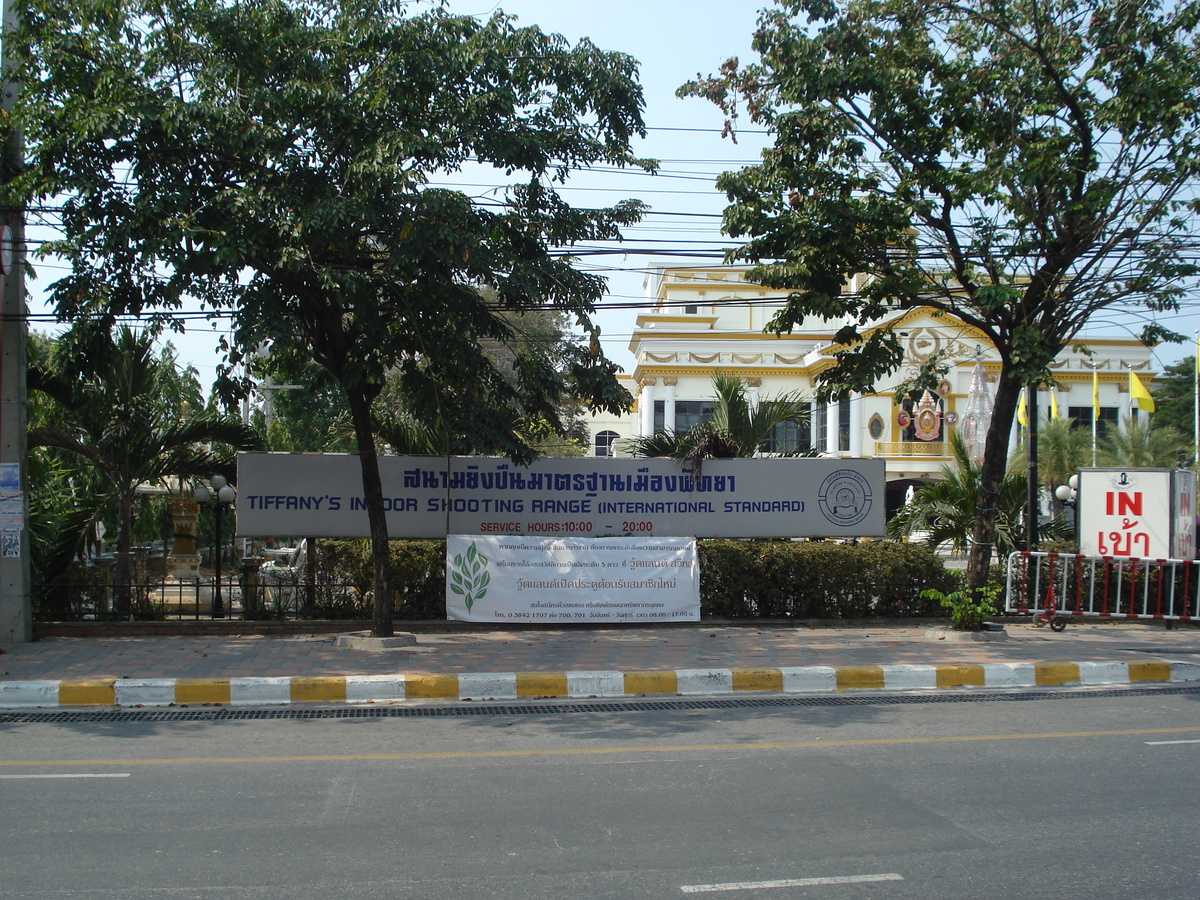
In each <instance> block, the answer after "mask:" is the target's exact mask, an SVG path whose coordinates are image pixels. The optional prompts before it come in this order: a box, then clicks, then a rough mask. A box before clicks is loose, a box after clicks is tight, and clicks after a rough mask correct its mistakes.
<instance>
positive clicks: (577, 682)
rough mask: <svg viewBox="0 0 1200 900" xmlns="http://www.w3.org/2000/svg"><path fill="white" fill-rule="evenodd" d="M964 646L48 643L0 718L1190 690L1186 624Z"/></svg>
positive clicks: (558, 633) (862, 629)
mask: <svg viewBox="0 0 1200 900" xmlns="http://www.w3.org/2000/svg"><path fill="white" fill-rule="evenodd" d="M968 637H969V636H967V635H963V634H960V633H957V632H953V631H950V630H948V629H945V628H934V627H931V626H930V625H929V624H927V623H921V624H914V623H904V622H893V623H881V624H872V625H867V626H827V625H821V626H810V625H799V626H797V625H769V626H768V625H763V626H748V625H737V626H729V625H706V624H704V623H700V624H697V625H688V626H651V627H642V626H613V627H577V628H563V629H541V628H539V629H525V630H522V629H511V630H490V629H489V630H483V629H480V630H466V631H464V630H454V631H450V630H446V631H436V630H433V631H424V630H423V631H420V632H418V635H417V643H416V645H414V646H411V647H407V648H400V649H392V650H384V651H367V650H351V649H343V648H340V647H338V646H337V636H336V635H333V634H317V635H289V636H262V635H250V634H242V635H236V634H235V635H228V636H211V635H210V636H201V637H119V638H49V639H45V640H42V641H38V642H35V643H31V644H21V645H17V646H14V647H7V648H4V649H5V650H6V651H7V652H6V653H4V654H3V655H0V707H5V708H14V707H30V706H39V707H41V706H96V705H99V706H105V705H107V706H113V705H115V706H149V705H171V704H179V705H182V704H187V703H247V704H251V703H288V702H302V701H312V702H385V701H387V702H396V701H412V700H425V699H480V700H484V699H497V700H499V699H516V698H523V697H525V698H528V697H592V696H606V697H611V696H630V695H643V694H699V693H729V692H737V691H784V692H809V691H839V690H843V691H844V690H864V689H877V690H889V689H919V688H950V687H953V688H967V687H1029V686H1049V685H1077V684H1114V683H1122V684H1123V683H1132V682H1181V683H1182V682H1190V681H1196V682H1197V683H1198V686H1200V627H1196V626H1194V625H1191V624H1185V625H1182V626H1178V627H1176V628H1173V629H1170V630H1168V629H1167V628H1166V627H1165V626H1164V625H1163V624H1162V623H1146V622H1141V621H1132V622H1130V621H1112V622H1097V621H1094V620H1089V621H1086V622H1084V623H1082V624H1071V625H1070V626H1068V628H1067V630H1066V631H1065V632H1063V633H1061V634H1056V633H1053V632H1051V631H1050V630H1049V629H1047V628H1034V627H1033V626H1032V625H1030V624H1028V623H1019V624H1008V625H1007V626H1006V628H1005V630H1004V632H1003V633H998V634H991V633H985V634H981V635H977V636H973V637H975V638H977V639H968Z"/></svg>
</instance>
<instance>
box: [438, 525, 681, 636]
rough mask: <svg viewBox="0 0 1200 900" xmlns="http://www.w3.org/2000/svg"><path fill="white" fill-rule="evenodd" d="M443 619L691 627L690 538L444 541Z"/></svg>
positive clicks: (470, 537)
mask: <svg viewBox="0 0 1200 900" xmlns="http://www.w3.org/2000/svg"><path fill="white" fill-rule="evenodd" d="M446 616H447V618H449V619H452V620H457V621H463V622H508V623H512V624H530V623H546V622H555V623H563V622H574V623H587V622H640V623H643V624H645V623H647V622H695V621H698V620H699V619H700V573H699V563H698V561H697V554H696V541H695V540H693V539H690V538H620V537H618V538H604V539H600V540H592V539H588V538H553V539H539V538H529V537H507V536H503V537H502V536H481V535H465V534H452V535H449V536H447V538H446Z"/></svg>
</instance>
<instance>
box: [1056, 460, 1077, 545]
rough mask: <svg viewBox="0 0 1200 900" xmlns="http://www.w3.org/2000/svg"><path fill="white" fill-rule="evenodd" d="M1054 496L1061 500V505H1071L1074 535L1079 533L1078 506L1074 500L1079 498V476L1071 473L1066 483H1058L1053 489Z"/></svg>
mask: <svg viewBox="0 0 1200 900" xmlns="http://www.w3.org/2000/svg"><path fill="white" fill-rule="evenodd" d="M1054 496H1055V497H1057V498H1058V499H1059V500H1061V501H1062V504H1063V506H1071V507H1073V509H1072V512H1073V513H1074V516H1073V525H1074V531H1075V534H1076V536H1078V535H1079V506H1078V504H1077V503H1076V501H1077V500H1078V499H1079V476H1078V475H1072V476H1071V477H1070V478H1068V479H1067V483H1066V484H1060V485H1059V486H1058V487H1056V488H1055V489H1054Z"/></svg>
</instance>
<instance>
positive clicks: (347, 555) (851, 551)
mask: <svg viewBox="0 0 1200 900" xmlns="http://www.w3.org/2000/svg"><path fill="white" fill-rule="evenodd" d="M391 547H392V572H393V578H394V585H395V594H396V611H395V614H396V618H397V619H399V620H402V621H403V620H410V621H411V620H420V619H425V620H430V619H432V620H438V619H445V618H446V571H445V565H446V562H445V559H446V543H445V541H440V540H429V541H393V542H392V544H391ZM699 555H700V615H701V617H702V618H720V619H846V618H876V617H889V618H891V617H901V616H907V617H913V616H940V615H941V614H942V611H941V608H940V607H939V605H938V602H937V601H936V600H935V599H930V598H922V597H921V591H922V590H925V589H927V588H932V589H934V590H938V591H942V592H949V591H952V590H954V588H955V587H956V586H957V584H958V579H957V576H956V575H955V574H954V573H953V572H948V571H947V570H946V568H945V566H943V564H942V561H941V559H940V558H939V557H938V556H936V555H935V554H934V553H933V552H932V551H930V550H929V549H928V548H927V547H925V546H923V545H917V544H899V543H893V542H890V541H879V542H864V543H859V544H842V543H837V542H834V541H807V542H796V541H763V540H752V541H700V542H699ZM318 560H319V562H318V567H319V574H318V581H319V582H321V583H342V584H348V585H351V586H353V587H354V589H355V591H356V592H357V593H358V596H360V597H363V598H367V597H369V596H370V592H371V590H372V587H373V583H374V573H373V569H372V566H371V553H370V546H369V544H368V542H366V541H351V540H323V541H321V542H320V543H319V544H318ZM364 608H365V609H367V610H369V604H366V605H365V607H364Z"/></svg>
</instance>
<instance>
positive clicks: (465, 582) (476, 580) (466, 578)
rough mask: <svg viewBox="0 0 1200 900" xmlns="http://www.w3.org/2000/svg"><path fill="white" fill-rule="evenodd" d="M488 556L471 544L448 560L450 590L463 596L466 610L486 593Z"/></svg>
mask: <svg viewBox="0 0 1200 900" xmlns="http://www.w3.org/2000/svg"><path fill="white" fill-rule="evenodd" d="M487 564H488V558H487V557H486V556H484V555H483V554H482V553H480V552H479V551H478V550H476V549H475V545H474V544H471V546H469V547H468V548H467V550H466V552H465V553H458V554H455V556H454V559H452V560H451V561H450V590H452V591H453V592H454V593H456V594H458V595H459V596H460V597H462V598H463V601H464V602H465V603H466V605H467V612H470V611H471V607H472V606H474V605H475V601H476V600H482V599H483V597H484V595H485V594H487V589H488V585H489V584H491V583H492V576H491V575H489V574H488V570H487Z"/></svg>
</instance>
